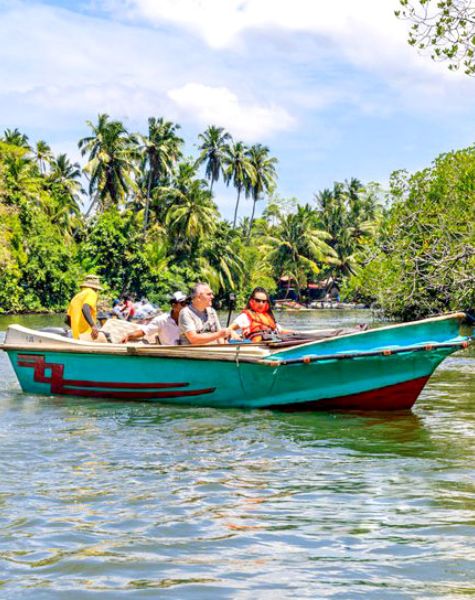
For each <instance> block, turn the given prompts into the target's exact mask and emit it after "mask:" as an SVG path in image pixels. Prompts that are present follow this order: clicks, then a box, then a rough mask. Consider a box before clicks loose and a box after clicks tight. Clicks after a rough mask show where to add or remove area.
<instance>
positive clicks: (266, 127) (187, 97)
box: [168, 83, 295, 141]
mask: <svg viewBox="0 0 475 600" xmlns="http://www.w3.org/2000/svg"><path fill="white" fill-rule="evenodd" d="M168 96H169V97H170V98H171V99H172V100H173V101H174V102H175V103H176V105H177V106H178V107H179V108H180V110H181V111H182V115H183V117H186V115H187V114H189V113H190V112H191V113H192V114H193V115H195V117H196V118H197V119H198V121H199V122H200V123H201V125H204V126H207V125H209V124H210V123H215V124H216V125H218V126H221V127H225V128H227V129H229V130H230V131H231V132H232V133H233V136H234V137H240V138H243V139H244V140H248V141H256V140H259V139H262V138H263V137H267V136H269V135H271V134H272V133H274V132H277V131H283V130H286V129H289V128H291V127H292V126H293V125H294V123H295V119H294V118H293V117H291V116H290V115H289V114H288V112H287V111H286V110H284V109H283V108H281V107H279V106H275V105H268V106H265V105H258V104H245V103H243V102H241V101H240V100H239V98H238V96H237V95H236V94H234V93H233V92H231V91H230V90H229V89H228V88H226V87H210V86H207V85H203V84H200V83H187V84H185V85H184V86H182V87H179V88H175V89H171V90H170V91H169V92H168Z"/></svg>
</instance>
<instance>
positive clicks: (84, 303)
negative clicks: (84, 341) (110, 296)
mask: <svg viewBox="0 0 475 600" xmlns="http://www.w3.org/2000/svg"><path fill="white" fill-rule="evenodd" d="M79 287H80V288H81V291H80V292H78V293H77V294H76V295H75V296H74V298H73V299H72V300H71V302H70V303H69V306H68V311H67V317H66V322H67V323H68V325H69V326H70V327H71V330H72V333H73V338H74V339H79V336H81V335H84V334H90V336H91V338H92V339H93V340H95V339H97V337H98V335H99V330H98V328H97V324H96V314H97V309H96V306H97V292H98V291H100V290H102V289H103V288H102V286H101V284H100V280H99V277H98V276H97V275H86V277H85V278H84V281H83V282H82V283H81V285H80V286H79Z"/></svg>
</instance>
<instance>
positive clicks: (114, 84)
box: [0, 0, 475, 218]
mask: <svg viewBox="0 0 475 600" xmlns="http://www.w3.org/2000/svg"><path fill="white" fill-rule="evenodd" d="M397 8H398V1H397V0H358V1H356V0H338V1H336V0H333V1H330V0H325V1H324V0H76V1H73V0H49V1H48V0H37V1H35V0H28V1H23V0H0V134H1V132H3V131H4V130H5V129H6V128H9V129H14V128H15V127H17V128H19V129H20V130H21V131H22V132H23V133H26V134H27V135H28V137H29V139H30V141H31V142H32V143H35V142H36V141H37V140H38V139H44V140H46V141H47V142H48V143H49V144H50V146H51V147H52V149H53V151H54V152H55V153H59V152H67V153H68V155H69V156H70V158H71V159H73V160H75V161H78V162H81V164H82V165H84V164H85V160H84V158H82V157H81V155H80V153H79V151H78V148H77V141H78V140H79V139H80V138H82V137H85V136H87V135H89V132H90V129H89V128H88V126H87V124H86V121H87V120H90V121H93V122H96V120H97V115H98V114H99V113H104V112H105V113H108V114H109V115H110V116H111V117H112V118H114V119H120V120H122V121H123V122H124V124H125V126H126V127H127V129H128V130H129V131H131V132H133V131H140V132H143V133H145V132H146V129H147V119H148V117H150V116H155V117H160V116H163V117H164V118H165V119H167V120H170V121H173V122H176V123H179V124H180V125H181V130H180V134H181V135H182V137H183V138H184V139H185V140H186V153H187V154H189V155H194V156H196V155H197V145H198V140H197V136H198V134H199V133H200V132H203V131H204V130H205V129H206V128H207V127H208V125H211V124H213V125H217V126H221V127H224V128H225V129H226V130H227V131H229V132H230V133H231V134H232V136H233V138H234V139H235V140H242V141H244V142H246V143H248V144H255V143H261V144H264V145H266V146H268V147H269V148H270V152H271V154H272V156H275V157H276V158H277V159H278V161H279V162H278V167H277V171H278V188H277V191H278V194H279V195H280V196H282V197H296V198H297V199H298V200H299V201H300V202H301V203H306V202H309V203H311V202H312V201H313V198H314V194H315V193H317V192H318V191H321V190H322V189H324V188H327V187H331V186H332V185H333V182H335V181H343V180H345V179H350V178H351V177H357V178H358V179H360V180H361V181H362V182H363V183H368V182H371V181H375V182H379V183H381V184H382V185H383V187H385V186H387V182H388V180H389V176H390V174H391V172H393V171H394V170H397V169H407V170H408V171H410V172H413V171H415V170H419V169H422V168H425V167H427V166H429V165H430V164H431V162H432V160H433V159H434V158H435V157H436V156H437V155H438V154H440V153H442V152H447V151H450V150H454V149H458V148H463V147H467V146H469V145H471V144H472V143H473V141H474V126H475V112H474V109H473V106H474V105H475V81H474V79H473V78H470V77H467V76H466V75H464V74H462V73H454V72H451V71H448V69H447V66H446V65H445V64H435V63H434V62H432V61H431V60H430V58H429V57H428V56H420V55H419V54H418V53H417V52H416V51H415V50H414V49H413V48H412V47H410V46H409V45H408V44H407V41H406V40H407V30H408V24H407V23H405V22H401V21H400V20H398V19H397V18H396V17H395V16H394V10H396V9H397ZM213 191H214V192H215V193H216V197H215V200H216V202H217V204H218V206H219V208H220V210H221V213H222V214H223V216H224V217H226V218H231V216H232V211H233V205H234V198H235V193H234V191H233V190H232V188H226V186H224V184H222V183H219V184H218V185H215V188H214V190H213ZM262 208H263V203H261V209H262ZM250 211H251V203H250V202H244V201H243V202H242V211H241V216H244V215H246V214H249V213H250Z"/></svg>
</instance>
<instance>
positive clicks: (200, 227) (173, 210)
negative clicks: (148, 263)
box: [165, 179, 219, 257]
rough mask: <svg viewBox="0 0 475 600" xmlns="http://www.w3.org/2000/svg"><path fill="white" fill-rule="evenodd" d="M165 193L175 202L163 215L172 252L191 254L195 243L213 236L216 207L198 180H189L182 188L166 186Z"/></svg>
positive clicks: (216, 213)
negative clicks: (166, 191)
mask: <svg viewBox="0 0 475 600" xmlns="http://www.w3.org/2000/svg"><path fill="white" fill-rule="evenodd" d="M169 194H170V195H171V194H173V196H174V199H175V201H174V202H173V203H172V204H171V205H170V207H169V209H168V211H167V215H166V218H165V224H166V226H167V228H168V234H169V236H170V238H171V239H173V240H174V251H175V252H176V253H177V254H180V253H181V254H182V255H185V256H186V257H191V256H192V255H193V254H194V251H195V250H196V249H197V247H198V245H199V243H200V242H201V241H202V240H204V239H208V238H209V237H210V236H212V235H213V233H214V231H215V229H216V224H217V220H218V215H219V213H218V209H217V207H216V205H215V204H214V202H213V201H212V199H211V192H210V191H209V189H207V184H206V182H205V181H204V180H202V179H194V180H192V181H191V182H190V183H189V184H188V186H187V188H186V190H179V189H176V188H175V189H170V191H169Z"/></svg>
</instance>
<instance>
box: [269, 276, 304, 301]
mask: <svg viewBox="0 0 475 600" xmlns="http://www.w3.org/2000/svg"><path fill="white" fill-rule="evenodd" d="M299 299H300V293H299V287H298V283H297V281H296V279H295V278H294V277H290V276H288V275H283V276H282V277H280V278H279V280H278V281H277V292H276V295H275V300H293V301H295V302H298V301H299Z"/></svg>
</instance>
